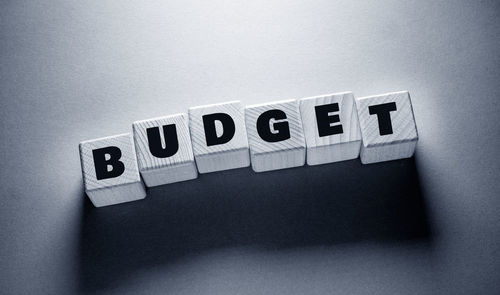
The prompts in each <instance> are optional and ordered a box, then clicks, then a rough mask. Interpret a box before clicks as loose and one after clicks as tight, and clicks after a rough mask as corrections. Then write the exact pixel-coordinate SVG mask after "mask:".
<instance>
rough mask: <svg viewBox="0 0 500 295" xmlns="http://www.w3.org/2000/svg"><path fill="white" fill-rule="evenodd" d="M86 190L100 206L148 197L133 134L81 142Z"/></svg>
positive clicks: (91, 198) (97, 205)
mask: <svg viewBox="0 0 500 295" xmlns="http://www.w3.org/2000/svg"><path fill="white" fill-rule="evenodd" d="M79 147H80V160H81V164H82V174H83V182H84V185H85V192H86V193H87V195H88V196H89V198H90V200H91V201H92V203H93V204H94V206H96V207H102V206H107V205H113V204H119V203H123V202H129V201H135V200H140V199H144V198H145V197H146V190H145V188H144V185H143V184H142V181H141V177H140V175H139V169H138V167H137V157H136V154H135V149H134V143H133V141H132V136H131V135H130V134H128V133H127V134H121V135H116V136H110V137H105V138H99V139H94V140H89V141H83V142H81V143H80V146H79Z"/></svg>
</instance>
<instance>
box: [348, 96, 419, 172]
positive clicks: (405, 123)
mask: <svg viewBox="0 0 500 295" xmlns="http://www.w3.org/2000/svg"><path fill="white" fill-rule="evenodd" d="M356 105H357V109H358V117H359V125H360V127H361V134H362V137H363V144H362V146H361V156H360V157H361V162H362V163H363V164H369V163H376V162H383V161H390V160H395V159H403V158H409V157H411V156H412V155H413V153H414V151H415V147H416V145H417V141H418V133H417V126H416V125H415V118H414V116H413V108H412V106H411V100H410V94H409V93H408V91H401V92H393V93H387V94H382V95H375V96H367V97H360V98H357V99H356Z"/></svg>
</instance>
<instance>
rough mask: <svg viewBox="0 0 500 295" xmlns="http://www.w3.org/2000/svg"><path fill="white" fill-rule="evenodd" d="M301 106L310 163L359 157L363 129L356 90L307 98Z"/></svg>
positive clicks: (316, 163) (300, 103)
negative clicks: (357, 107)
mask: <svg viewBox="0 0 500 295" xmlns="http://www.w3.org/2000/svg"><path fill="white" fill-rule="evenodd" d="M299 105H300V114H301V117H302V126H303V128H304V136H305V139H306V146H307V157H306V159H307V164H308V165H318V164H325V163H332V162H339V161H344V160H350V159H355V158H357V157H358V156H359V150H360V147H361V131H360V129H359V122H358V114H357V111H356V104H355V102H354V96H353V95H352V92H343V93H336V94H328V95H321V96H315V97H308V98H303V99H300V100H299Z"/></svg>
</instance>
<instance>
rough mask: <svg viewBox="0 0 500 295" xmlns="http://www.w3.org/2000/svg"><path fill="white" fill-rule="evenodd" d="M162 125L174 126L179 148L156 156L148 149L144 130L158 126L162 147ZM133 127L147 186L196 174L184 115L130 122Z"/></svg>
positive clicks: (139, 160)
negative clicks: (173, 152) (160, 156)
mask: <svg viewBox="0 0 500 295" xmlns="http://www.w3.org/2000/svg"><path fill="white" fill-rule="evenodd" d="M164 125H175V128H176V132H177V140H178V145H179V149H178V150H177V152H176V153H175V154H174V155H173V156H170V157H166V158H158V157H155V156H154V155H153V154H151V152H150V149H149V142H148V137H147V131H146V130H147V129H148V128H152V127H158V128H159V129H160V137H161V142H162V146H163V147H165V146H166V145H167V144H168V143H167V142H165V138H164V135H163V128H162V127H163V126H164ZM132 128H133V130H134V142H135V146H136V150H137V159H138V163H139V171H140V172H141V175H142V178H143V179H144V182H145V183H146V186H147V187H152V186H158V185H163V184H167V183H174V182H179V181H185V180H190V179H195V178H197V177H198V171H197V170H196V165H195V161H194V156H193V149H192V146H191V137H190V134H189V127H188V115H187V114H184V113H183V114H175V115H170V116H165V117H159V118H153V119H148V120H142V121H137V122H134V123H133V124H132Z"/></svg>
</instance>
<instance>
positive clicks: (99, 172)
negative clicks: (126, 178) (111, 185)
mask: <svg viewBox="0 0 500 295" xmlns="http://www.w3.org/2000/svg"><path fill="white" fill-rule="evenodd" d="M92 155H93V156H94V167H95V177H96V178H97V180H101V179H106V178H113V177H118V176H120V175H122V174H123V172H124V171H125V165H123V162H122V161H120V158H121V156H122V151H121V150H120V149H119V148H118V147H116V146H108V147H105V148H100V149H96V150H93V151H92ZM106 155H109V159H106ZM108 166H111V170H108Z"/></svg>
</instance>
